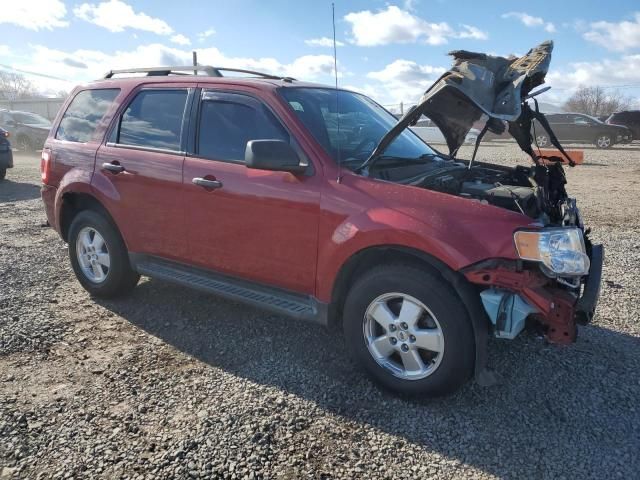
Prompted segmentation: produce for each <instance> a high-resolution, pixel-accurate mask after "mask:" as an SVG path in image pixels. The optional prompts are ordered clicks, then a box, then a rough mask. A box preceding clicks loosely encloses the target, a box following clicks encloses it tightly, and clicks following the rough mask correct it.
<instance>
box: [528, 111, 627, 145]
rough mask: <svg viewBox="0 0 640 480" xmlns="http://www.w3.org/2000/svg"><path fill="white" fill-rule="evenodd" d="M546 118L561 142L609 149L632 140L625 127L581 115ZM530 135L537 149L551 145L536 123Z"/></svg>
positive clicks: (543, 131)
mask: <svg viewBox="0 0 640 480" xmlns="http://www.w3.org/2000/svg"><path fill="white" fill-rule="evenodd" d="M546 117H547V120H548V121H549V125H550V126H551V128H552V129H553V132H554V133H555V134H556V137H558V140H560V141H561V142H566V143H593V144H595V146H596V147H598V148H611V147H612V146H614V145H615V144H617V143H629V142H630V141H631V139H632V134H631V130H629V129H628V128H627V127H622V126H619V125H608V124H606V123H604V122H602V121H600V120H598V119H597V118H594V117H591V116H589V115H585V114H583V113H554V114H549V115H546ZM531 133H532V136H533V139H534V142H535V143H536V144H537V145H538V146H539V147H541V148H544V147H548V146H549V145H551V142H550V141H549V136H548V134H547V132H546V131H545V130H544V129H543V128H542V126H541V125H540V124H539V123H538V122H537V121H536V122H534V128H533V129H532V132H531Z"/></svg>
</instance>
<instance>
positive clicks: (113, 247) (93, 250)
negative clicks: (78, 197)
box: [69, 210, 140, 298]
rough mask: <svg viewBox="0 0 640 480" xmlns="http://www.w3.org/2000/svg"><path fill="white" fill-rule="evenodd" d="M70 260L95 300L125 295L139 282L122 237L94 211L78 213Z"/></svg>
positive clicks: (70, 246) (72, 232)
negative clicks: (96, 298)
mask: <svg viewBox="0 0 640 480" xmlns="http://www.w3.org/2000/svg"><path fill="white" fill-rule="evenodd" d="M69 258H70V259H71V265H72V266H73V270H74V272H75V274H76V277H77V278H78V281H79V282H80V283H81V284H82V286H83V287H84V288H85V290H87V291H88V292H89V293H90V294H91V295H94V296H96V297H103V298H112V297H116V296H119V295H123V294H126V293H128V292H129V291H131V290H132V289H133V287H135V286H136V284H137V283H138V280H139V279H140V275H139V274H138V273H136V272H135V271H133V269H132V268H131V265H130V263H129V255H128V252H127V249H126V246H125V244H124V241H123V240H122V237H121V236H120V233H119V232H118V231H117V229H116V228H115V227H114V226H113V225H112V224H111V222H110V221H109V220H107V219H106V218H105V217H104V216H103V215H101V214H99V213H97V212H94V211H92V210H84V211H82V212H80V213H78V215H76V217H75V218H74V219H73V222H72V223H71V227H70V228H69Z"/></svg>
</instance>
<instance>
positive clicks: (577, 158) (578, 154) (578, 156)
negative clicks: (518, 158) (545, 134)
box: [534, 148, 584, 165]
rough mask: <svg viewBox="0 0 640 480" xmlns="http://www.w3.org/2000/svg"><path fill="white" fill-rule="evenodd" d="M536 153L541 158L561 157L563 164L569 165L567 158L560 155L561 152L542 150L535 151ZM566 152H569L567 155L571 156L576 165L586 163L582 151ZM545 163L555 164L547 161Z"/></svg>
mask: <svg viewBox="0 0 640 480" xmlns="http://www.w3.org/2000/svg"><path fill="white" fill-rule="evenodd" d="M534 152H535V153H537V154H538V155H540V156H541V157H560V159H561V160H562V163H567V164H568V163H569V162H567V159H566V158H565V156H564V155H562V153H560V150H555V149H546V148H541V149H540V150H539V151H538V150H535V149H534ZM565 152H567V155H569V157H570V158H571V160H573V161H574V162H575V164H576V165H581V164H582V163H583V162H584V152H583V151H582V150H565ZM544 162H545V163H553V162H550V161H549V160H546V159H544Z"/></svg>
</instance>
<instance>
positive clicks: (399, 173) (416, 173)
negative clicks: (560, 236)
mask: <svg viewBox="0 0 640 480" xmlns="http://www.w3.org/2000/svg"><path fill="white" fill-rule="evenodd" d="M469 163H470V162H469V161H461V160H448V159H443V158H440V157H434V158H433V159H431V160H430V161H427V163H426V164H425V163H420V164H415V165H406V164H404V165H398V166H396V167H394V166H386V167H384V168H380V169H377V168H376V169H372V171H371V173H370V174H371V175H372V176H375V177H378V178H380V179H383V180H387V181H393V182H397V183H401V184H404V185H413V186H416V187H423V188H427V189H429V190H435V191H437V192H442V193H448V194H451V195H456V196H460V197H463V198H469V199H472V200H476V201H479V202H481V203H488V204H491V205H495V206H497V207H502V208H506V209H508V210H513V211H515V212H520V213H522V214H524V215H527V216H529V217H531V218H533V219H535V220H538V221H540V223H542V224H543V225H558V226H574V225H578V223H579V217H578V212H577V208H576V206H575V200H573V199H571V198H568V197H567V192H566V190H565V187H564V186H565V183H566V180H565V175H564V171H563V168H562V165H561V164H560V163H553V164H549V165H534V166H531V167H525V166H522V165H518V166H516V167H514V168H510V167H504V166H500V165H495V164H490V163H480V162H475V163H473V164H472V165H471V168H469Z"/></svg>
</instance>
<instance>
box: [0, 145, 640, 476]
mask: <svg viewBox="0 0 640 480" xmlns="http://www.w3.org/2000/svg"><path fill="white" fill-rule="evenodd" d="M480 158H499V159H501V161H504V162H509V163H511V164H514V163H515V161H516V160H517V159H522V158H523V157H522V156H521V155H520V153H519V152H518V151H517V149H516V148H514V146H513V145H509V144H494V145H493V146H490V147H482V148H481V151H480ZM586 160H587V164H586V165H584V166H581V167H577V168H575V169H573V170H571V171H570V172H569V181H570V184H569V188H570V190H571V193H572V194H574V195H576V196H577V197H578V200H579V203H580V205H581V207H582V211H583V214H584V216H585V217H586V220H587V222H588V223H589V224H590V225H591V226H592V227H593V230H594V233H593V236H594V238H596V239H597V240H601V241H603V242H604V243H605V245H606V249H607V252H606V253H607V259H606V266H605V283H604V286H603V292H602V298H601V304H600V307H599V310H598V316H597V318H596V319H595V321H594V323H593V324H591V325H589V326H586V327H582V328H580V332H579V338H578V342H577V343H576V344H575V345H572V346H569V347H557V346H552V345H549V344H547V343H545V342H544V341H543V340H542V339H540V338H538V337H536V336H535V335H534V334H532V333H526V334H523V335H522V336H520V337H519V338H517V339H516V340H514V341H512V342H506V341H497V340H494V341H492V342H491V358H490V363H491V365H492V366H493V367H494V368H495V369H496V370H497V371H498V372H499V373H500V374H501V376H502V377H503V379H504V382H503V383H502V384H501V385H499V386H496V387H492V388H488V389H483V388H480V387H478V386H476V385H475V384H473V383H471V384H469V385H467V386H466V387H464V388H463V389H462V390H461V391H460V392H458V393H457V394H456V395H454V396H451V397H448V398H443V399H437V400H425V401H407V400H403V399H400V398H396V397H394V396H391V395H389V394H387V393H384V392H381V391H380V390H378V389H377V388H376V387H375V386H373V385H372V384H371V383H370V382H369V381H368V380H366V379H364V378H363V376H362V375H361V374H360V373H359V372H358V371H357V370H356V369H355V368H354V366H353V365H352V364H351V362H350V361H349V360H348V358H347V356H346V354H345V350H344V347H343V344H342V340H341V339H340V338H339V337H336V336H333V335H331V334H329V333H327V332H325V331H324V330H322V329H321V328H316V327H314V326H309V325H303V324H297V323H295V322H293V321H289V320H287V319H284V318H280V317H277V316H273V315H269V314H266V313H264V312H261V311H258V310H254V309H251V308H247V307H244V306H241V305H237V304H234V303H230V302H226V301H222V300H219V299H217V298H215V297H211V296H207V295H203V294H200V293H197V292H193V291H190V290H187V289H184V288H180V287H176V286H173V285H170V284H167V283H164V282H161V281H157V280H146V281H143V282H142V283H141V284H140V285H139V287H138V288H137V289H136V291H135V292H134V294H133V295H132V296H131V297H130V298H127V299H125V300H119V301H109V302H106V301H96V300H92V299H91V298H89V296H88V295H87V294H86V293H85V292H84V290H82V288H81V287H80V286H79V284H78V283H77V282H76V281H75V279H74V278H73V274H72V272H71V269H70V267H69V265H68V261H67V258H66V251H65V248H64V247H65V245H64V244H63V243H62V241H61V240H59V239H58V238H57V236H56V235H55V234H54V233H53V232H52V231H51V230H50V229H47V228H43V227H42V223H43V222H44V213H43V210H42V207H41V203H40V200H39V198H38V194H39V193H38V189H37V187H35V186H34V185H37V184H38V177H39V175H38V171H37V168H38V162H37V159H29V158H25V157H21V156H18V157H17V158H16V165H17V168H15V169H13V170H12V171H9V173H8V181H5V182H2V183H0V479H2V480H4V479H5V478H13V477H15V478H72V477H73V478H85V477H86V478H89V477H98V478H110V479H111V478H212V477H213V478H229V479H233V478H237V479H241V478H372V479H374V478H434V477H438V478H460V477H464V478H496V477H500V478H514V479H521V478H553V479H555V478H602V477H606V478H625V479H626V478H637V477H638V475H639V474H638V472H640V459H639V458H640V457H639V456H638V451H640V404H639V403H638V398H639V397H640V376H639V374H638V372H639V371H640V349H639V348H638V347H639V346H640V341H639V337H640V327H639V326H638V319H639V317H640V315H639V303H640V302H638V299H637V289H638V285H640V235H639V230H640V220H639V219H638V212H640V145H634V146H632V147H625V148H620V149H614V150H611V151H607V152H600V151H597V150H594V149H587V150H586Z"/></svg>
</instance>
